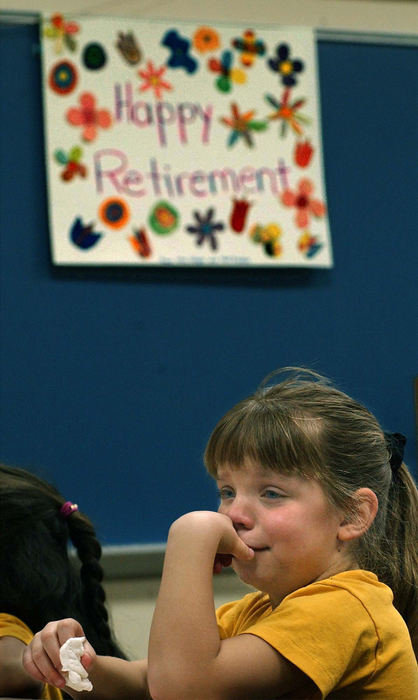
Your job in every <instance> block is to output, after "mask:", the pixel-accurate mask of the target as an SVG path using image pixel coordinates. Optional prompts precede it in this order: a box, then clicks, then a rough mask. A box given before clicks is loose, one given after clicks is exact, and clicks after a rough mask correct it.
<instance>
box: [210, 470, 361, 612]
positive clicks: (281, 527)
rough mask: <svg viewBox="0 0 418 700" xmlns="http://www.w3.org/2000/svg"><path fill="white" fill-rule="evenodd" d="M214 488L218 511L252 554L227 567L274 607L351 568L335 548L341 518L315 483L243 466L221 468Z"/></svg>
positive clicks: (235, 560)
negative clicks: (218, 494)
mask: <svg viewBox="0 0 418 700" xmlns="http://www.w3.org/2000/svg"><path fill="white" fill-rule="evenodd" d="M217 484H218V489H219V493H220V499H221V503H220V506H219V512H221V513H224V514H225V515H227V516H228V517H229V518H231V520H232V522H233V525H234V527H235V530H236V531H237V533H238V535H239V536H240V537H241V539H242V540H243V541H244V542H245V543H246V544H247V545H248V546H249V547H251V548H252V549H254V551H255V556H254V558H253V559H252V560H251V561H239V560H237V559H234V560H233V563H232V566H233V568H234V570H235V572H236V573H237V575H238V576H239V577H240V579H241V580H242V581H244V582H245V583H248V584H250V585H252V586H254V587H255V588H258V589H259V590H261V591H263V592H265V593H267V594H268V595H269V596H270V599H271V602H272V605H273V607H274V606H276V605H278V604H279V603H280V601H281V600H283V598H284V597H285V596H286V595H288V594H289V593H291V592H292V591H295V590H296V589H298V588H301V587H302V586H306V585H308V584H309V583H312V582H313V581H318V580H320V579H323V578H327V577H328V576H331V575H333V574H336V573H338V572H340V571H344V570H345V569H347V568H350V565H349V564H347V562H346V561H344V556H345V555H344V554H343V553H340V552H339V551H338V549H337V545H338V542H337V535H338V530H339V526H340V524H341V523H342V520H343V517H342V516H341V515H340V514H338V513H337V511H336V510H335V509H334V508H333V507H332V506H331V504H330V503H329V502H328V500H327V498H326V496H325V494H324V492H323V490H322V488H321V487H320V485H319V484H318V482H316V481H314V480H312V479H304V478H302V477H299V476H286V475H283V474H279V473H277V472H275V471H272V470H268V471H266V470H264V469H261V467H259V466H258V465H257V464H253V463H252V462H250V461H245V462H244V465H243V466H242V467H240V468H237V469H231V468H229V467H222V468H220V469H219V471H218V479H217Z"/></svg>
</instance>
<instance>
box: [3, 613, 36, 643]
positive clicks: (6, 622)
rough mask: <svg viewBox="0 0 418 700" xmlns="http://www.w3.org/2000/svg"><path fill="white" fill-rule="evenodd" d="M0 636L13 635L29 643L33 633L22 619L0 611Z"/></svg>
mask: <svg viewBox="0 0 418 700" xmlns="http://www.w3.org/2000/svg"><path fill="white" fill-rule="evenodd" d="M0 637H14V638H15V639H20V641H21V642H23V643H24V644H29V643H30V642H31V640H32V637H33V634H32V632H31V630H30V629H29V627H28V626H27V625H25V623H24V622H22V620H19V618H18V617H15V616H14V615H9V614H8V613H0Z"/></svg>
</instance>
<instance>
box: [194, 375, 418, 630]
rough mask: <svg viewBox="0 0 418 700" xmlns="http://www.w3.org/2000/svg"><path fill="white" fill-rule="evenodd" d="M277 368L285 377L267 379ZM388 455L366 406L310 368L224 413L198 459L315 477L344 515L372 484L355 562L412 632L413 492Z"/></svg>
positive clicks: (212, 469) (210, 464)
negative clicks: (370, 511) (373, 510)
mask: <svg viewBox="0 0 418 700" xmlns="http://www.w3.org/2000/svg"><path fill="white" fill-rule="evenodd" d="M283 372H286V373H287V375H289V373H290V376H286V377H285V378H284V379H283V381H281V382H279V383H276V384H274V385H268V384H267V382H269V381H271V379H272V378H273V377H274V378H276V376H277V375H278V374H280V373H283ZM390 457H391V455H390V452H389V451H388V444H387V439H386V437H385V434H384V432H383V430H382V428H381V426H380V425H379V423H378V421H377V420H376V418H375V417H374V416H373V414H372V413H370V411H369V410H368V409H367V408H366V407H365V406H363V405H362V404H361V403H359V402H357V401H355V400H354V399H352V398H350V397H349V396H348V395H347V394H345V393H343V392H342V391H339V390H338V389H336V388H335V387H333V386H332V384H331V383H330V382H329V380H327V379H326V378H324V377H322V376H321V375H319V374H317V373H315V372H312V371H310V370H306V369H301V368H285V369H283V370H279V371H278V372H274V373H272V374H271V375H269V376H268V377H267V378H266V380H265V381H264V382H263V384H262V385H261V387H260V389H258V390H257V391H256V392H255V393H254V394H253V395H252V396H249V397H248V398H246V399H244V400H243V401H240V402H239V403H238V404H236V406H234V407H233V408H232V409H231V410H229V411H228V412H227V413H226V414H225V416H224V417H223V418H222V419H221V420H220V421H219V422H218V424H217V425H216V427H215V428H214V430H213V432H212V434H211V436H210V438H209V441H208V444H207V447H206V450H205V456H204V460H205V465H206V468H207V470H208V472H209V473H210V474H211V475H212V476H213V477H215V478H216V475H217V470H218V468H219V467H220V466H221V465H226V464H227V465H229V466H230V467H233V468H237V469H238V468H239V467H240V465H242V464H243V462H244V460H245V459H246V458H247V459H250V460H252V461H254V462H256V463H257V464H259V465H260V466H261V467H264V468H266V469H273V470H275V471H280V472H282V473H292V474H295V473H296V474H298V475H300V476H303V477H306V478H313V479H316V480H317V481H318V482H319V483H320V484H321V486H322V488H323V489H324V492H325V493H326V495H327V497H328V499H329V500H330V502H331V503H332V504H333V505H334V506H335V507H336V508H339V509H341V510H343V512H345V513H346V517H347V518H350V517H355V515H356V498H355V493H356V491H357V490H358V489H359V488H362V487H367V488H370V489H372V491H374V493H375V494H376V496H377V498H378V501H379V509H378V513H377V516H376V518H375V520H374V522H373V524H372V526H371V527H370V528H369V530H368V531H367V532H366V533H365V534H364V535H363V536H362V537H361V538H360V539H359V540H357V541H356V545H355V547H356V550H355V556H356V560H357V562H358V564H359V566H360V567H361V568H364V569H367V570H369V571H372V572H374V573H375V574H377V576H378V577H379V579H380V580H381V581H383V582H384V583H386V584H387V585H388V586H390V587H391V588H392V591H393V594H394V604H395V606H396V608H397V609H398V610H399V612H400V613H401V615H402V616H403V617H404V619H405V621H406V622H407V624H408V626H409V628H410V632H411V636H412V637H416V629H417V598H418V596H417V578H418V577H417V550H416V542H417V535H418V526H417V504H418V496H417V489H416V486H415V483H414V480H413V478H412V476H411V474H410V473H409V471H408V469H407V467H406V465H405V464H404V463H402V465H401V466H400V467H399V469H398V470H397V472H396V473H392V469H391V466H390ZM415 642H416V639H415Z"/></svg>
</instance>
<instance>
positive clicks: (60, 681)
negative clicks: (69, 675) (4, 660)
mask: <svg viewBox="0 0 418 700" xmlns="http://www.w3.org/2000/svg"><path fill="white" fill-rule="evenodd" d="M83 636H84V632H83V628H82V627H81V625H80V623H79V622H77V621H76V620H73V619H71V618H68V619H66V620H59V621H57V622H48V624H47V625H46V626H45V627H44V628H43V630H41V631H40V632H37V633H36V634H35V636H34V638H33V640H32V641H31V643H30V644H29V645H28V646H27V647H26V649H25V652H24V655H23V666H24V668H25V670H26V671H27V673H29V674H30V675H31V676H33V678H35V679H36V680H40V681H43V682H44V683H50V684H51V685H55V686H57V687H59V688H63V687H64V686H65V678H64V676H63V675H62V673H61V660H60V653H59V652H60V648H61V646H62V645H63V644H64V642H66V641H67V639H69V638H70V637H83ZM88 646H89V649H86V651H90V650H91V651H93V649H92V647H91V646H90V645H88ZM93 654H94V651H93ZM90 655H91V654H90ZM88 656H89V655H87V659H88ZM87 659H86V660H87Z"/></svg>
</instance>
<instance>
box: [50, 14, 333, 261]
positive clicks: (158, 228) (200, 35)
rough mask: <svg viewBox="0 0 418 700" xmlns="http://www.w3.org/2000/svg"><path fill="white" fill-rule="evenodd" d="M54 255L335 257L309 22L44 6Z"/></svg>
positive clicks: (127, 258) (229, 258) (89, 257)
mask: <svg viewBox="0 0 418 700" xmlns="http://www.w3.org/2000/svg"><path fill="white" fill-rule="evenodd" d="M41 37H42V38H41V43H42V61H43V90H44V107H45V109H44V112H45V139H46V164H47V175H48V195H49V217H50V234H51V246H52V257H53V261H54V262H55V263H57V264H72V265H143V266H149V265H159V266H165V265H178V266H235V267H240V266H241V267H242V266H249V265H254V266H316V267H330V266H331V265H332V253H331V241H330V232H329V226H328V218H327V205H326V196H325V187H324V177H323V170H322V147H321V120H320V109H319V86H318V72H317V65H316V45H315V39H314V35H313V32H312V31H311V30H309V29H297V28H288V27H273V28H269V27H262V26H253V27H248V28H247V27H242V26H241V27H239V26H235V25H234V26H233V25H227V24H222V25H208V26H201V25H199V24H194V23H187V22H161V21H146V20H138V19H133V18H129V19H122V18H115V17H97V16H95V17H89V16H80V17H75V16H71V17H70V16H68V17H67V16H63V15H60V14H55V15H52V16H51V15H48V16H45V17H44V18H43V22H42V27H41Z"/></svg>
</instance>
